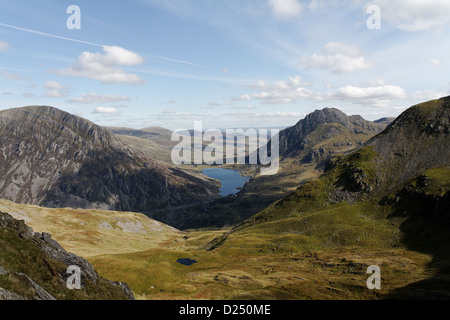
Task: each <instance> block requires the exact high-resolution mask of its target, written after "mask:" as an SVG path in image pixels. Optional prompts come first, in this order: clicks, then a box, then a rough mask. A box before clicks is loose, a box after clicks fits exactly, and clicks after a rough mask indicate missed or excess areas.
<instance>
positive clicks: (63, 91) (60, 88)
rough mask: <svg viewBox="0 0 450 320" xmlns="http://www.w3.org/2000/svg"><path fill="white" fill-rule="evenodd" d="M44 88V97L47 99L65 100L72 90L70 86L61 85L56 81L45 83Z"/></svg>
mask: <svg viewBox="0 0 450 320" xmlns="http://www.w3.org/2000/svg"><path fill="white" fill-rule="evenodd" d="M44 88H45V89H46V92H45V96H46V97H48V98H66V97H67V96H68V95H69V92H70V90H72V87H71V86H69V85H62V84H60V83H59V82H57V81H47V82H46V83H45V84H44Z"/></svg>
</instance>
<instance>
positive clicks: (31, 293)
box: [0, 212, 134, 300]
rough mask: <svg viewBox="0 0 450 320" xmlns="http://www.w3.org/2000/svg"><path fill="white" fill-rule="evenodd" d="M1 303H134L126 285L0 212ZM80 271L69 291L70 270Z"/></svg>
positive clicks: (46, 235) (46, 236)
mask: <svg viewBox="0 0 450 320" xmlns="http://www.w3.org/2000/svg"><path fill="white" fill-rule="evenodd" d="M0 246H1V248H2V250H1V251H0V300H60V299H61V300H66V299H67V300H78V299H83V300H97V299H98V300H109V299H113V300H134V295H133V292H132V291H131V289H130V288H129V287H128V285H127V284H126V283H122V282H113V281H110V280H106V279H104V278H102V277H100V276H99V275H98V274H97V272H96V271H95V269H94V267H93V266H92V265H91V264H90V263H88V262H87V261H86V260H85V259H83V258H81V257H79V256H76V255H74V254H72V253H68V252H66V251H65V250H64V249H63V248H62V247H61V246H60V245H59V244H58V243H57V242H56V241H54V240H53V239H52V238H51V236H50V235H49V234H46V233H43V234H40V233H34V232H33V230H32V229H31V228H29V227H28V226H27V225H26V224H25V223H24V222H23V221H18V220H15V219H14V218H12V217H11V216H10V215H8V214H6V213H1V212H0ZM70 266H76V267H78V268H79V269H80V271H81V274H80V275H81V278H80V280H81V282H80V284H81V289H79V290H70V289H69V288H68V286H67V280H68V279H69V277H70V276H71V274H70V273H68V272H67V270H68V267H70Z"/></svg>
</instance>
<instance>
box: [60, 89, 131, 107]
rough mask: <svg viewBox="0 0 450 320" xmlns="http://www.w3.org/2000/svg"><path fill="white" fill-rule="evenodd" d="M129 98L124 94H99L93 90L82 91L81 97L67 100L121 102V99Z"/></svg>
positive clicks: (78, 101)
mask: <svg viewBox="0 0 450 320" xmlns="http://www.w3.org/2000/svg"><path fill="white" fill-rule="evenodd" d="M129 100H130V98H129V97H126V96H117V95H113V94H110V95H100V94H97V93H95V92H91V93H84V94H83V95H82V96H81V97H76V98H72V99H70V100H68V101H67V102H70V103H84V104H89V103H113V102H121V101H129Z"/></svg>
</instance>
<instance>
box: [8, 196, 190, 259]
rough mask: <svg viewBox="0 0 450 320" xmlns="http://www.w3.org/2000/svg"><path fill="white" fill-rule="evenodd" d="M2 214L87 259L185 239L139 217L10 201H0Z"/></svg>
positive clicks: (172, 231) (147, 219) (140, 215)
mask: <svg viewBox="0 0 450 320" xmlns="http://www.w3.org/2000/svg"><path fill="white" fill-rule="evenodd" d="M0 210H1V211H3V212H6V213H9V214H10V215H11V216H13V217H14V218H16V219H18V220H25V222H26V224H27V225H29V226H30V227H31V228H32V229H33V230H34V231H35V232H47V233H50V234H51V235H52V236H53V238H54V239H55V240H56V241H57V242H59V243H60V244H61V245H62V246H63V247H64V249H66V250H67V251H69V252H73V253H75V254H77V255H80V256H82V257H84V258H89V257H92V256H96V255H99V254H103V253H105V252H108V253H110V254H117V253H127V252H134V251H139V250H146V249H149V248H154V247H159V246H160V243H164V242H166V241H172V240H177V239H182V237H183V234H182V233H181V232H179V231H178V230H176V229H173V228H171V227H169V226H166V225H164V224H162V223H159V222H157V221H154V220H151V219H149V218H147V217H146V216H144V215H142V214H139V213H132V212H115V211H100V210H74V209H48V208H42V207H38V206H31V205H21V204H16V203H14V202H11V201H7V200H0Z"/></svg>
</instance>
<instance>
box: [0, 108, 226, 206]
mask: <svg viewBox="0 0 450 320" xmlns="http://www.w3.org/2000/svg"><path fill="white" fill-rule="evenodd" d="M0 151H1V152H0V161H1V162H2V166H1V167H0V197H2V198H5V199H9V200H13V201H15V202H19V203H27V204H38V205H43V206H47V207H73V208H102V209H111V210H121V211H122V210H123V211H139V212H143V211H149V210H154V209H160V208H165V207H168V206H179V205H186V204H193V203H198V202H203V201H207V200H208V199H209V197H210V196H212V195H214V193H215V192H217V190H216V189H217V188H216V187H215V186H214V184H211V183H210V182H209V180H207V179H202V178H199V177H194V176H192V175H190V174H188V173H186V172H184V171H182V170H179V169H176V168H173V167H170V166H167V165H165V164H162V163H161V162H158V161H155V159H153V158H151V157H149V156H148V154H145V153H143V152H141V151H139V150H138V149H136V148H132V147H130V146H129V145H127V144H126V143H125V142H124V141H123V140H121V139H120V138H119V137H118V136H117V135H115V134H114V133H113V132H111V131H110V130H108V129H105V128H102V127H100V126H97V125H95V124H93V123H92V122H90V121H88V120H86V119H83V118H81V117H77V116H75V115H72V114H69V113H66V112H63V111H61V110H59V109H56V108H53V107H47V106H33V107H26V108H19V109H10V110H5V111H1V112H0Z"/></svg>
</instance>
